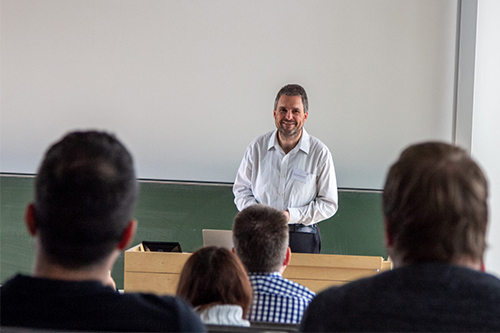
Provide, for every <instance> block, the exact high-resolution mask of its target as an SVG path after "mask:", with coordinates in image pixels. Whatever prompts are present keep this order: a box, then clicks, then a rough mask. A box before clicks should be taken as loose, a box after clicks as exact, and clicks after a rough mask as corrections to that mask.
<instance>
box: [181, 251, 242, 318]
mask: <svg viewBox="0 0 500 333" xmlns="http://www.w3.org/2000/svg"><path fill="white" fill-rule="evenodd" d="M177 295H178V296H181V297H184V298H185V299H186V300H187V301H188V302H189V303H191V305H192V306H194V307H195V310H196V312H198V314H199V315H200V318H201V320H202V321H203V322H204V323H205V324H210V325H233V326H250V322H249V321H248V320H245V319H243V318H245V316H246V315H247V312H248V309H249V307H250V304H251V302H252V287H251V285H250V281H249V279H248V276H247V274H246V272H245V269H244V268H243V265H242V264H241V262H240V260H239V259H238V257H236V255H234V254H233V253H231V252H230V251H229V250H227V249H225V248H220V247H215V246H210V247H204V248H202V249H200V250H198V251H196V252H194V253H193V254H192V255H191V256H190V257H189V259H188V260H187V261H186V263H185V265H184V267H183V269H182V272H181V276H180V281H179V285H178V287H177Z"/></svg>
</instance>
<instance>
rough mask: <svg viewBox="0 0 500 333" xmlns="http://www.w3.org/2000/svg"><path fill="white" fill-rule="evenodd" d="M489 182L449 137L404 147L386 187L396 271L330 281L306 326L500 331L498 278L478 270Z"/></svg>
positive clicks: (389, 244) (311, 329)
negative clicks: (334, 283) (338, 282)
mask: <svg viewBox="0 0 500 333" xmlns="http://www.w3.org/2000/svg"><path fill="white" fill-rule="evenodd" d="M487 196H488V186H487V182H486V179H485V177H484V175H483V173H482V171H481V170H480V168H479V167H478V166H477V164H476V163H475V162H474V161H473V160H472V159H471V158H470V157H469V155H468V154H467V153H466V152H465V151H464V150H462V149H460V148H458V147H454V146H451V145H449V144H445V143H423V144H418V145H414V146H411V147H409V148H408V149H406V150H405V151H404V152H403V153H402V154H401V156H400V157H399V160H398V161H397V162H396V163H395V164H394V165H393V166H392V167H391V169H390V171H389V174H388V176H387V180H386V183H385V187H384V193H383V212H384V216H385V228H386V246H387V252H388V254H389V255H390V256H391V258H392V259H393V261H394V266H395V269H394V270H393V271H389V272H385V273H381V274H380V275H377V276H374V277H370V278H366V279H362V280H358V281H355V282H351V283H350V284H347V285H345V286H342V287H333V288H330V289H328V290H326V291H324V292H322V293H320V294H319V295H318V296H317V297H316V298H315V299H314V300H313V302H312V303H311V305H310V307H309V308H308V309H307V312H306V314H305V315H304V319H303V322H302V323H301V331H306V332H341V331H342V332H343V331H348V332H355V331H356V332H359V331H384V332H408V331H412V332H428V331H439V332H450V331H455V332H458V331H465V332H476V331H487V332H499V331H500V306H499V304H500V280H498V279H497V278H495V277H494V276H492V275H489V274H486V273H484V272H482V271H481V267H482V263H483V254H484V250H485V248H486V244H485V237H486V225H487V221H488V206H487Z"/></svg>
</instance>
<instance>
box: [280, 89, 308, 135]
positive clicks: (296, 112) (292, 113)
mask: <svg viewBox="0 0 500 333" xmlns="http://www.w3.org/2000/svg"><path fill="white" fill-rule="evenodd" d="M308 114H309V113H308V112H304V104H303V103H302V97H300V96H298V95H296V96H288V95H281V97H280V99H279V100H278V104H277V106H276V110H274V112H273V115H274V121H275V124H276V128H277V129H278V132H279V135H280V136H281V137H283V138H287V139H288V138H300V135H301V134H302V127H304V123H305V122H306V120H307V115H308Z"/></svg>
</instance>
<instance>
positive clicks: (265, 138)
mask: <svg viewBox="0 0 500 333" xmlns="http://www.w3.org/2000/svg"><path fill="white" fill-rule="evenodd" d="M274 133H276V130H273V131H270V132H267V133H265V134H262V135H259V136H258V137H256V138H255V139H253V140H252V141H251V142H250V144H249V145H248V147H249V148H251V147H267V145H268V144H269V140H270V139H271V138H272V136H273V134H274Z"/></svg>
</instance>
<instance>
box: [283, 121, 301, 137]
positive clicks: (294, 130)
mask: <svg viewBox="0 0 500 333" xmlns="http://www.w3.org/2000/svg"><path fill="white" fill-rule="evenodd" d="M294 125H295V126H294V127H293V128H292V129H291V130H286V129H285V127H284V126H283V123H282V122H281V123H280V126H279V128H278V131H279V132H280V134H281V136H283V137H286V138H293V137H296V136H298V135H299V134H300V132H301V129H302V128H299V126H298V124H297V122H294Z"/></svg>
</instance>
